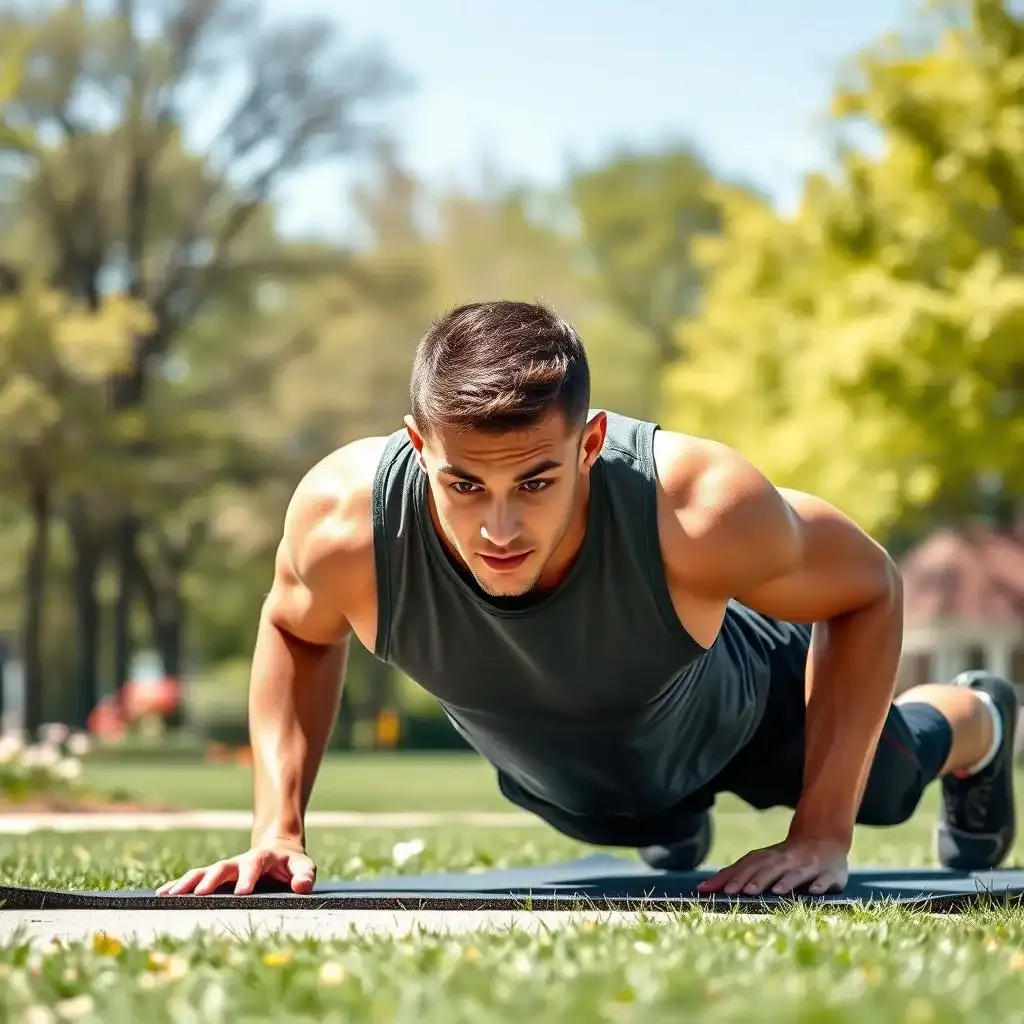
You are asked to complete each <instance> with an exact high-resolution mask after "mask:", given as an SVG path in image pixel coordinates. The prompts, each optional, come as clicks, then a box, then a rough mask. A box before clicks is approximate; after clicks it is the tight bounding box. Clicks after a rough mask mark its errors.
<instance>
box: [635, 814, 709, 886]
mask: <svg viewBox="0 0 1024 1024" xmlns="http://www.w3.org/2000/svg"><path fill="white" fill-rule="evenodd" d="M691 817H692V826H691V828H692V830H691V829H687V835H686V837H685V838H683V839H677V840H676V841H675V842H673V843H669V844H668V845H666V846H643V847H641V848H640V850H639V851H638V852H639V854H640V859H641V860H642V861H643V862H644V863H645V864H647V865H648V867H652V868H654V869H655V870H657V871H693V870H695V869H696V868H699V867H700V866H701V864H703V863H704V859H705V858H706V857H707V855H708V853H709V852H710V851H711V841H712V839H713V838H714V827H713V826H712V823H711V812H710V811H702V812H700V813H699V814H694V815H692V816H691Z"/></svg>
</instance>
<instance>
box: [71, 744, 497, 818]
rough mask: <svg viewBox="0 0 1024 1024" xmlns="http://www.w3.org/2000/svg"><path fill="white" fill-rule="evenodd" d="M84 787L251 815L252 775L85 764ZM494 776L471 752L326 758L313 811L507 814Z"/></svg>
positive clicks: (211, 768) (222, 767)
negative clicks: (479, 812)
mask: <svg viewBox="0 0 1024 1024" xmlns="http://www.w3.org/2000/svg"><path fill="white" fill-rule="evenodd" d="M85 782H86V783H87V784H88V785H89V786H90V787H91V788H93V789H95V790H96V791H98V792H103V793H117V794H119V795H121V796H125V797H131V798H139V797H142V798H144V799H146V800H152V801H155V802H158V803H162V804H170V805H173V806H176V807H182V808H189V809H194V810H245V811H247V810H250V809H251V807H252V770H251V769H250V768H247V767H244V766H240V765H235V764H202V763H191V762H180V761H175V760H171V759H168V760H166V761H162V760H160V759H159V758H154V759H153V760H152V761H144V762H139V763H136V762H135V761H133V762H131V763H130V764H126V765H118V764H116V763H111V762H107V761H101V762H88V763H87V766H86V770H85ZM510 809H511V808H510V807H509V805H508V802H507V801H506V800H505V798H504V797H503V796H502V795H501V794H500V793H499V792H498V788H497V785H496V783H495V781H494V772H493V770H492V769H491V768H490V766H489V765H488V764H487V762H485V761H484V760H483V759H482V758H480V757H477V756H476V755H475V754H472V753H469V754H464V753H438V754H415V753H393V754H392V753H386V754H380V755H375V754H338V755H333V756H329V757H327V758H325V759H324V763H323V766H322V768H321V771H320V774H319V776H318V779H317V784H316V789H315V791H314V793H313V798H312V800H311V801H310V810H314V811H318V810H344V811H422V810H431V811H508V810H510Z"/></svg>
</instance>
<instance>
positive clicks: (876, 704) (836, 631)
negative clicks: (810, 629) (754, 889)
mask: <svg viewBox="0 0 1024 1024" xmlns="http://www.w3.org/2000/svg"><path fill="white" fill-rule="evenodd" d="M902 640H903V605H902V592H901V590H900V588H899V586H898V584H896V583H894V584H893V587H892V589H891V591H890V592H889V593H887V594H886V595H884V596H883V597H881V598H879V600H877V601H876V602H874V603H873V604H871V605H869V606H867V607H865V608H863V609H860V610H858V611H856V612H851V613H849V614H847V615H844V616H841V617H839V618H836V619H833V620H831V621H830V622H828V623H821V624H818V625H815V627H814V633H813V639H812V642H811V653H810V656H809V658H808V666H807V726H806V753H805V760H804V785H803V794H802V796H801V798H800V801H799V803H798V805H797V808H796V813H795V814H794V817H793V822H792V825H791V828H790V833H791V834H799V835H805V836H818V837H821V838H830V839H840V840H843V841H851V840H852V837H853V830H854V825H855V823H856V819H857V813H858V811H859V809H860V803H861V799H862V798H863V795H864V790H865V787H866V785H867V780H868V775H869V774H870V771H871V764H872V762H873V760H874V755H875V750H876V748H877V746H878V740H879V736H880V734H881V731H882V728H883V726H884V724H885V719H886V716H887V714H888V712H889V707H890V705H891V703H892V699H893V696H894V693H895V685H896V674H897V671H898V667H899V659H900V650H901V647H902Z"/></svg>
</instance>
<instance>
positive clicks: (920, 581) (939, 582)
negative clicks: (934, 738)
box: [899, 526, 1024, 690]
mask: <svg viewBox="0 0 1024 1024" xmlns="http://www.w3.org/2000/svg"><path fill="white" fill-rule="evenodd" d="M900 571H901V573H902V575H903V587H904V643H903V658H902V662H901V665H900V681H899V689H900V690H903V689H906V688H907V687H908V686H912V685H917V684H919V683H925V682H946V681H947V680H949V679H951V678H952V677H953V676H955V675H956V674H957V673H958V672H962V671H964V670H965V669H975V668H977V669H985V670H987V671H989V672H994V673H995V674H997V675H1001V676H1004V677H1005V678H1007V679H1010V680H1012V681H1013V682H1014V683H1015V684H1016V685H1017V686H1019V687H1022V688H1024V532H1019V531H1018V532H1012V533H1007V532H1002V531H997V530H993V529H991V528H987V527H981V526H966V527H963V528H961V529H943V530H939V531H937V532H936V533H933V534H932V535H931V536H929V537H928V538H927V539H925V540H924V541H923V542H922V543H921V544H919V545H918V546H917V547H916V548H914V549H913V550H911V551H910V552H909V553H908V554H907V556H906V557H905V558H904V559H903V560H902V561H901V562H900Z"/></svg>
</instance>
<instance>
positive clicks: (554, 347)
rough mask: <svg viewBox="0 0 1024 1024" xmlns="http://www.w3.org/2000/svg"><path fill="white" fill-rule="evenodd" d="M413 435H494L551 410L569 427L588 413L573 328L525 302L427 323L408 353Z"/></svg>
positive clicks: (472, 307)
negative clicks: (438, 431)
mask: <svg viewBox="0 0 1024 1024" xmlns="http://www.w3.org/2000/svg"><path fill="white" fill-rule="evenodd" d="M410 398H411V401H412V415H413V418H414V419H415V420H416V422H417V424H418V425H419V426H420V429H422V430H424V431H429V429H430V427H431V426H438V425H444V426H455V427H464V428H468V429H473V430H484V431H494V432H501V431H505V430H515V429H522V428H524V427H529V426H532V425H533V424H534V423H536V422H537V421H538V420H539V419H541V418H542V417H543V416H544V415H546V414H547V413H549V412H551V411H553V410H558V411H560V412H561V413H562V414H563V415H564V416H565V419H566V422H567V423H568V425H569V426H570V428H573V427H576V426H581V425H582V423H583V421H584V420H585V419H586V416H587V412H588V410H589V407H590V366H589V364H588V362H587V354H586V352H585V351H584V348H583V344H582V342H581V341H580V339H579V336H578V335H577V333H576V330H575V328H574V327H573V326H572V324H570V323H569V322H568V321H567V320H565V319H564V318H563V317H561V316H559V315H558V314H557V313H555V312H554V311H553V310H551V309H548V308H547V307H546V306H543V305H540V304H537V303H528V302H513V301H508V300H504V301H499V302H474V303H470V304H468V305H464V306H459V307H457V308H456V309H453V310H450V311H449V312H447V313H445V314H444V315H443V316H441V317H439V318H438V319H437V320H435V321H434V322H433V323H432V324H431V325H430V328H429V330H428V331H427V332H426V334H424V336H423V338H422V339H421V340H420V343H419V345H418V347H417V349H416V357H415V359H414V361H413V370H412V380H411V384H410Z"/></svg>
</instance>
